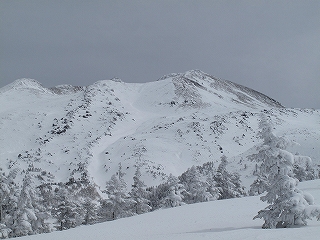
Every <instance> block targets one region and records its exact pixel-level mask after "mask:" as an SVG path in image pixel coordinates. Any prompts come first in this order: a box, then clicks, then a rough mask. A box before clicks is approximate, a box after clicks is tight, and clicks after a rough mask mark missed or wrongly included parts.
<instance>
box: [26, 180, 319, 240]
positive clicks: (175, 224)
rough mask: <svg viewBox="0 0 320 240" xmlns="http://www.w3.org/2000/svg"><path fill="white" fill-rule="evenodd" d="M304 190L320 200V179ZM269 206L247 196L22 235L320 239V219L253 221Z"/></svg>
mask: <svg viewBox="0 0 320 240" xmlns="http://www.w3.org/2000/svg"><path fill="white" fill-rule="evenodd" d="M298 187H299V188H300V189H301V190H304V191H305V192H309V193H311V194H312V195H313V196H314V198H315V202H316V203H320V180H313V181H308V182H303V183H300V184H299V186H298ZM264 207H266V204H265V203H263V202H261V201H260V200H259V197H258V196H256V197H244V198H236V199H228V200H218V201H213V202H206V203H197V204H192V205H184V206H181V207H176V208H170V209H165V210H158V211H155V212H151V213H146V214H142V215H138V216H134V217H130V218H123V219H119V220H115V221H112V222H105V223H100V224H96V225H92V226H81V227H77V228H74V229H69V230H66V231H61V232H53V233H48V234H42V235H33V236H27V237H22V239H23V240H28V239H30V240H37V239H39V240H40V239H41V240H56V239H76V240H85V239H94V240H105V239H112V240H126V239H130V240H151V239H152V240H169V239H170V240H188V239H190V240H194V239H210V240H212V239H219V240H238V239H241V240H243V239H246V240H271V239H274V240H279V239H283V240H285V239H288V240H302V239H308V240H313V239H314V240H316V239H319V236H320V222H318V221H316V220H312V221H311V220H310V221H309V222H308V225H307V226H303V227H299V228H285V229H283V228H282V229H262V228H261V226H262V223H263V221H262V220H252V218H253V217H254V216H255V215H256V213H257V212H258V211H259V210H261V209H263V208H264Z"/></svg>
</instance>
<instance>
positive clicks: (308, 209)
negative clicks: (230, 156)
mask: <svg viewBox="0 0 320 240" xmlns="http://www.w3.org/2000/svg"><path fill="white" fill-rule="evenodd" d="M259 127H260V132H259V136H260V137H261V138H262V139H263V145H262V146H261V147H260V149H259V152H258V153H257V154H254V155H253V156H251V157H254V158H255V159H256V160H257V161H259V162H261V166H260V172H261V174H263V175H264V176H266V177H267V180H268V184H267V187H266V189H267V194H266V195H264V196H262V197H261V200H262V201H264V202H267V203H268V204H269V205H268V206H267V207H266V208H265V209H263V210H260V211H259V212H258V214H257V215H256V216H255V217H254V219H256V218H263V219H264V221H265V222H264V224H263V226H262V227H263V228H276V227H290V226H293V225H306V224H307V222H306V219H308V218H311V217H313V216H317V217H318V219H319V218H320V207H319V206H311V205H312V204H313V198H312V196H311V195H310V194H306V193H303V192H302V191H301V190H299V189H298V188H297V185H298V180H297V179H295V178H294V177H293V164H294V160H295V158H297V157H295V156H293V154H291V153H290V152H288V151H286V150H285V149H286V147H287V146H288V145H289V144H290V142H289V141H288V140H287V139H285V138H283V137H277V136H276V135H274V134H273V132H272V124H271V122H270V121H269V120H268V119H267V118H266V117H265V116H264V115H263V116H262V118H261V121H260V123H259Z"/></svg>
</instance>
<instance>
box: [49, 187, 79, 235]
mask: <svg viewBox="0 0 320 240" xmlns="http://www.w3.org/2000/svg"><path fill="white" fill-rule="evenodd" d="M54 198H55V206H53V208H52V215H53V216H54V217H55V218H56V220H57V224H58V225H57V227H56V228H57V229H58V230H60V231H62V230H66V229H69V228H74V227H76V226H78V225H80V224H82V222H83V219H84V212H83V211H82V209H81V205H80V203H79V202H78V201H76V200H75V199H73V196H72V194H71V192H70V190H69V189H68V187H67V186H65V185H62V184H60V185H59V187H57V188H56V189H55V195H54Z"/></svg>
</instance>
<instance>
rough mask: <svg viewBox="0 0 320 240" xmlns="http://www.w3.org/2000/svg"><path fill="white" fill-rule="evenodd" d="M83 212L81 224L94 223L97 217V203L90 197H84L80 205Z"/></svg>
mask: <svg viewBox="0 0 320 240" xmlns="http://www.w3.org/2000/svg"><path fill="white" fill-rule="evenodd" d="M82 208H83V212H84V219H83V224H85V225H87V224H94V223H96V222H97V219H98V203H97V202H95V201H92V200H90V199H86V200H85V202H84V203H83V205H82Z"/></svg>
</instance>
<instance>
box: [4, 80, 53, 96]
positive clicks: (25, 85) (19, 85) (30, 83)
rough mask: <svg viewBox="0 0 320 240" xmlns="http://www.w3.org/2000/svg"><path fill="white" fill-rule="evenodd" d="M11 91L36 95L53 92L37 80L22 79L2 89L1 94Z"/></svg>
mask: <svg viewBox="0 0 320 240" xmlns="http://www.w3.org/2000/svg"><path fill="white" fill-rule="evenodd" d="M9 90H28V91H32V92H36V93H39V92H40V93H51V91H50V90H49V89H47V88H45V87H43V86H42V85H41V83H39V82H38V81H37V80H35V79H31V78H20V79H17V80H15V81H14V82H12V83H11V84H8V85H6V86H4V87H3V88H1V89H0V92H6V91H9Z"/></svg>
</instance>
